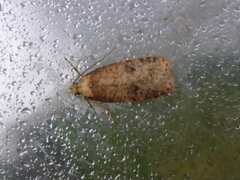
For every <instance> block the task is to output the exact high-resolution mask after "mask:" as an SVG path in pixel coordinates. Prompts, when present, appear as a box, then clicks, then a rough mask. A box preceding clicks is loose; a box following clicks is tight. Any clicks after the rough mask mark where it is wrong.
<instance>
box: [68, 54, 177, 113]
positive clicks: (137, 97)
mask: <svg viewBox="0 0 240 180" xmlns="http://www.w3.org/2000/svg"><path fill="white" fill-rule="evenodd" d="M65 59H66V58H65ZM66 60H67V59H66ZM67 61H68V60H67ZM68 62H69V61H68ZM69 63H70V62H69ZM70 64H71V63H70ZM95 64H96V63H95ZM71 65H72V64H71ZM73 68H74V69H75V70H76V71H77V69H76V68H75V67H73ZM171 69H172V61H171V60H170V59H169V58H166V57H145V58H139V59H133V60H126V61H121V62H117V63H113V64H110V65H106V66H103V67H100V68H97V69H95V70H93V71H92V72H90V73H88V74H86V75H84V76H83V77H82V78H80V79H79V78H78V79H79V80H78V81H75V83H74V84H73V85H72V86H71V87H70V92H71V93H74V94H75V95H82V96H83V97H84V98H85V99H86V100H87V102H88V103H89V105H90V106H91V107H92V105H91V103H95V104H97V105H99V106H101V107H102V108H104V109H105V110H106V111H108V114H109V116H110V117H111V115H110V112H109V110H108V109H107V108H106V107H104V106H102V105H101V104H99V103H97V102H96V101H99V102H107V103H117V102H119V103H126V102H133V101H143V100H147V99H153V98H157V97H160V96H163V95H167V94H168V93H171V92H173V91H174V89H175V79H174V77H173V76H172V73H171ZM77 72H78V71H77ZM78 74H79V76H82V74H80V73H79V72H78ZM94 112H95V110H94Z"/></svg>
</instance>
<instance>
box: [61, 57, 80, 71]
mask: <svg viewBox="0 0 240 180" xmlns="http://www.w3.org/2000/svg"><path fill="white" fill-rule="evenodd" d="M64 59H65V60H66V61H67V62H68V63H69V64H70V65H71V67H72V68H73V69H74V70H75V71H76V72H77V73H78V75H79V76H82V75H83V73H80V72H79V71H78V69H77V68H76V67H75V66H74V65H73V64H72V63H71V62H70V61H69V60H68V59H67V58H65V57H64Z"/></svg>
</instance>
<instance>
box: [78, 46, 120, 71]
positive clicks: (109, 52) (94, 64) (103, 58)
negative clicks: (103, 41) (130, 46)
mask: <svg viewBox="0 0 240 180" xmlns="http://www.w3.org/2000/svg"><path fill="white" fill-rule="evenodd" d="M115 47H116V46H115ZM115 47H114V48H113V49H112V50H111V51H110V52H109V53H107V54H106V55H105V56H104V57H103V58H102V59H100V60H98V61H97V62H95V63H93V64H92V65H91V66H90V67H88V68H87V69H85V70H84V71H83V72H82V75H83V74H84V73H85V72H87V71H88V70H89V69H91V68H92V67H93V66H95V65H96V64H97V63H99V62H101V61H102V60H104V59H105V58H106V57H107V56H108V55H109V54H111V52H113V50H114V49H115Z"/></svg>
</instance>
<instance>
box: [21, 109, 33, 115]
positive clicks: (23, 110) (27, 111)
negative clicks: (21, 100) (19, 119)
mask: <svg viewBox="0 0 240 180" xmlns="http://www.w3.org/2000/svg"><path fill="white" fill-rule="evenodd" d="M21 113H23V114H30V113H31V110H30V109H29V108H28V107H25V108H23V109H22V111H21Z"/></svg>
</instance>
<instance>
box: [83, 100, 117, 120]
mask: <svg viewBox="0 0 240 180" xmlns="http://www.w3.org/2000/svg"><path fill="white" fill-rule="evenodd" d="M84 98H85V99H86V101H87V102H88V104H89V105H90V107H93V106H92V104H95V105H97V106H98V107H100V108H102V109H104V110H105V111H106V112H107V114H108V117H109V118H110V119H111V121H113V117H112V114H111V112H110V110H109V109H108V108H106V107H105V106H103V105H102V104H100V103H98V102H96V101H93V100H91V99H88V98H87V97H84ZM91 103H92V104H91ZM93 109H94V108H93ZM94 112H95V113H96V111H95V110H94Z"/></svg>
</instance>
